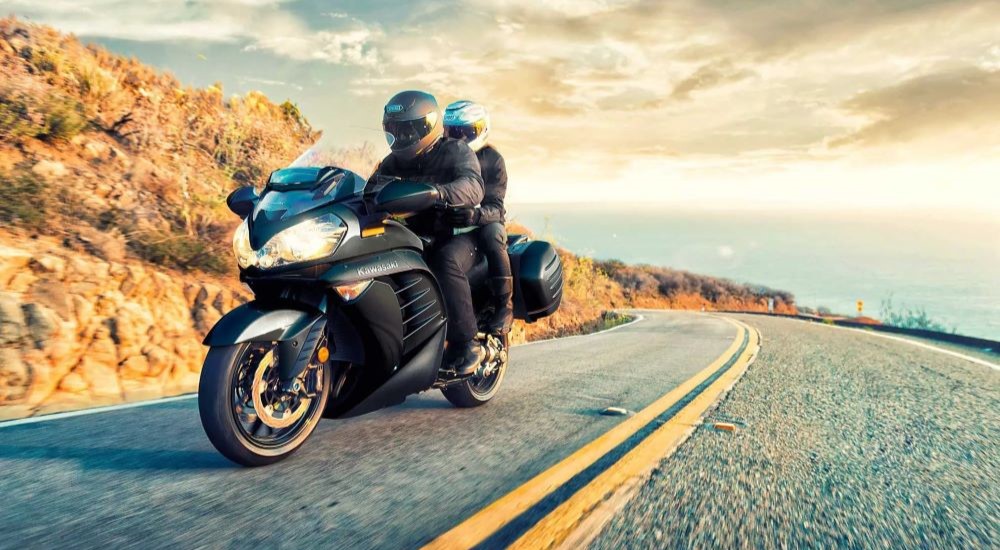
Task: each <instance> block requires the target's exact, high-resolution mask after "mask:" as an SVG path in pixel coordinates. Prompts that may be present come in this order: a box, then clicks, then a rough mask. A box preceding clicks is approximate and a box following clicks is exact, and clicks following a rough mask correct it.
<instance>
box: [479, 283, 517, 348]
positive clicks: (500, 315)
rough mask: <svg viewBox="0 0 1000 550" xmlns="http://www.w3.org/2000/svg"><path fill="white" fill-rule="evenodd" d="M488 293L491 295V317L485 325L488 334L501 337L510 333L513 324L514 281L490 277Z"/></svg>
mask: <svg viewBox="0 0 1000 550" xmlns="http://www.w3.org/2000/svg"><path fill="white" fill-rule="evenodd" d="M490 292H491V293H492V294H493V315H492V316H490V319H489V321H487V323H486V330H487V331H488V332H489V333H490V334H494V335H496V336H502V335H504V334H507V333H508V332H510V325H511V323H513V322H514V304H513V302H512V298H513V297H514V279H513V278H512V277H491V278H490Z"/></svg>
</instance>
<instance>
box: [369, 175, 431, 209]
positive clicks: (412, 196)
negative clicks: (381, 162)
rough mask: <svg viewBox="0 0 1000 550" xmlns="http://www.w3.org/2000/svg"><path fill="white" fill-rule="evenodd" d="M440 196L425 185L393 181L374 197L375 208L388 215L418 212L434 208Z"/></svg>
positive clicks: (429, 186)
mask: <svg viewBox="0 0 1000 550" xmlns="http://www.w3.org/2000/svg"><path fill="white" fill-rule="evenodd" d="M438 198H440V194H439V193H438V190H437V189H436V188H435V187H434V186H432V185H428V184H426V183H415V182H412V181H394V182H392V183H390V184H388V185H386V186H385V187H384V188H383V189H382V190H381V191H379V193H378V195H376V196H375V207H376V208H378V209H379V210H381V211H383V212H388V213H390V214H407V213H410V212H420V211H421V210H427V209H428V208H431V207H432V206H434V205H435V204H436V203H437V201H438Z"/></svg>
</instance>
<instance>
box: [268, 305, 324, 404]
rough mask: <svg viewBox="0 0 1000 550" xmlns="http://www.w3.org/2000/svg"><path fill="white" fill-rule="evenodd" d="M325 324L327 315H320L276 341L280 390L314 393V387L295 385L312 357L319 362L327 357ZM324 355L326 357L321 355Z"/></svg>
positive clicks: (298, 383)
mask: <svg viewBox="0 0 1000 550" xmlns="http://www.w3.org/2000/svg"><path fill="white" fill-rule="evenodd" d="M326 326H327V316H326V315H320V316H318V317H317V318H316V319H315V320H314V321H313V322H311V323H309V324H307V325H305V326H303V327H302V329H301V330H299V331H298V332H296V333H295V334H293V335H292V336H291V338H286V339H284V340H281V341H279V342H278V374H279V376H280V378H281V389H282V390H284V391H286V392H294V393H298V392H300V391H303V390H305V391H306V392H307V393H315V390H314V389H307V388H302V387H296V386H299V385H300V382H299V376H301V375H302V373H303V372H304V371H305V370H306V368H307V367H308V366H309V364H310V363H311V362H312V360H313V358H314V357H316V358H318V359H319V360H320V362H321V363H322V362H325V361H326V360H327V359H328V358H329V350H328V349H327V348H326ZM324 355H326V357H323V356H324ZM317 356H318V357H317Z"/></svg>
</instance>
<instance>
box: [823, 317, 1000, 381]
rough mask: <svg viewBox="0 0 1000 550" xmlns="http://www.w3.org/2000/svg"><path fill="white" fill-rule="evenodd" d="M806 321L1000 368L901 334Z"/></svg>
mask: <svg viewBox="0 0 1000 550" xmlns="http://www.w3.org/2000/svg"><path fill="white" fill-rule="evenodd" d="M806 322H808V323H809V324H813V325H820V326H824V327H827V328H836V329H840V330H847V331H851V332H856V333H860V334H867V335H868V336H875V337H878V338H885V339H886V340H895V341H897V342H903V343H904V344H910V345H911V346H917V347H918V348H924V349H929V350H931V351H936V352H938V353H943V354H945V355H951V356H952V357H958V358H959V359H965V360H966V361H969V362H971V363H975V364H977V365H982V366H984V367H989V368H991V369H993V370H1000V365H998V364H996V363H990V362H989V361H987V360H985V359H980V358H978V357H972V356H971V355H965V354H964V353H959V352H957V351H952V350H950V349H944V348H939V347H937V346H932V345H930V344H925V343H923V342H918V341H916V340H911V339H909V338H903V337H900V336H893V335H891V334H884V333H881V332H876V331H874V330H865V329H861V328H854V327H840V326H837V325H828V324H826V323H817V322H815V321H806Z"/></svg>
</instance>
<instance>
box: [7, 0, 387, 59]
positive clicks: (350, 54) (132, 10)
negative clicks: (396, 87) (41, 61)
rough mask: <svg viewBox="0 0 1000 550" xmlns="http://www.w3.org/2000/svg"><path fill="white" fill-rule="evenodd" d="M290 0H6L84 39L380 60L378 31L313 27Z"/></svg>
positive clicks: (351, 25)
mask: <svg viewBox="0 0 1000 550" xmlns="http://www.w3.org/2000/svg"><path fill="white" fill-rule="evenodd" d="M287 2H289V0H211V1H205V0H201V1H199V0H161V1H158V2H136V1H135V0H86V1H83V0H79V1H78V0H47V1H46V2H35V1H33V0H6V1H5V2H3V3H4V4H9V6H10V7H11V8H13V9H14V10H15V13H17V14H18V15H21V16H26V17H29V18H31V19H33V20H35V21H38V22H41V23H45V24H49V25H52V26H54V27H56V28H58V29H60V30H62V31H68V32H72V33H75V34H77V35H81V36H86V37H100V38H112V39H121V40H132V41H137V42H171V41H184V42H207V43H231V44H242V45H243V49H244V51H270V52H272V53H274V54H276V55H279V56H283V57H287V58H289V59H293V60H297V61H323V62H327V63H333V64H346V65H358V66H362V67H366V68H370V67H373V66H375V65H376V64H377V63H378V60H379V55H378V49H377V45H376V42H377V41H378V40H379V39H380V38H381V36H382V31H381V30H380V29H379V28H378V27H377V26H372V25H365V24H364V23H363V22H361V21H359V20H357V19H350V20H348V19H347V18H346V17H339V16H340V15H342V14H339V13H331V14H327V15H330V16H331V18H333V19H335V20H336V22H330V23H328V24H329V25H334V26H333V27H328V28H313V27H311V26H310V25H309V24H308V22H307V21H305V20H304V19H303V18H301V17H299V16H297V15H296V14H295V13H294V12H292V11H289V9H287V8H288V7H287V6H285V5H284V4H286V3H287Z"/></svg>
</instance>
